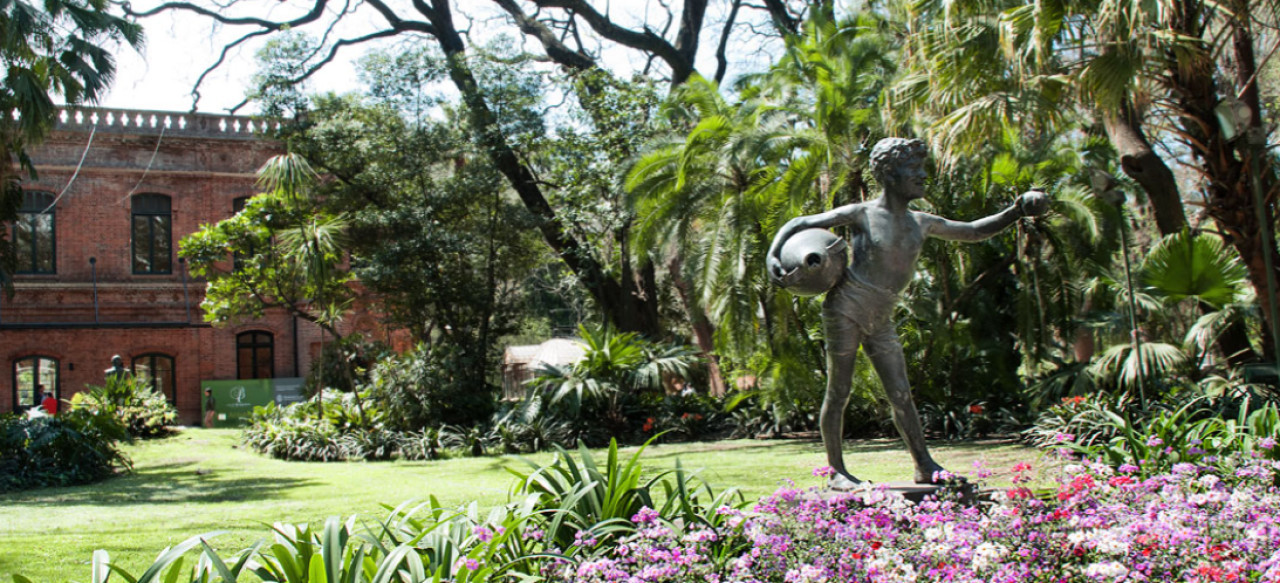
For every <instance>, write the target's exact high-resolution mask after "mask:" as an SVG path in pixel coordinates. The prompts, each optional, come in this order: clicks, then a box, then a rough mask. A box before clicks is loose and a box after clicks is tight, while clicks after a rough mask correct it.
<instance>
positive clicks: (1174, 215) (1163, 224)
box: [1103, 103, 1187, 235]
mask: <svg viewBox="0 0 1280 583" xmlns="http://www.w3.org/2000/svg"><path fill="white" fill-rule="evenodd" d="M1141 123H1142V120H1140V119H1138V117H1137V113H1136V112H1134V111H1133V107H1132V105H1130V104H1127V103H1126V104H1125V105H1124V106H1123V110H1122V111H1121V112H1120V113H1118V114H1107V115H1106V116H1105V119H1104V121H1103V124H1104V125H1105V127H1106V130H1107V137H1108V138H1109V139H1110V140H1111V144H1112V145H1113V146H1115V148H1116V152H1117V153H1118V154H1119V155H1120V167H1121V168H1122V169H1123V170H1124V173H1125V174H1126V175H1128V176H1129V178H1132V179H1134V180H1135V181H1136V182H1137V183H1138V184H1139V185H1141V186H1142V190H1143V191H1145V192H1146V193H1147V200H1149V201H1151V210H1152V211H1154V213H1155V216H1156V228H1158V229H1159V230H1160V234H1161V235H1171V234H1173V233H1177V232H1179V231H1181V230H1182V229H1183V227H1185V226H1186V225H1187V217H1186V215H1185V214H1184V213H1183V211H1182V197H1181V196H1180V195H1179V193H1178V181H1177V180H1176V179H1175V178H1174V177H1173V171H1172V170H1170V169H1169V166H1168V165H1167V164H1165V162H1164V159H1162V158H1161V157H1160V156H1159V155H1157V154H1156V152H1155V150H1153V149H1152V148H1151V143H1150V142H1148V141H1147V136H1146V135H1145V134H1143V132H1142V126H1141Z"/></svg>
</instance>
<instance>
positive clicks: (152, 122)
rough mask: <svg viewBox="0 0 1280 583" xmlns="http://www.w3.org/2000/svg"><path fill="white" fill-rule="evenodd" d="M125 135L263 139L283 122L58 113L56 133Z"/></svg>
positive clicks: (74, 110)
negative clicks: (57, 131)
mask: <svg viewBox="0 0 1280 583" xmlns="http://www.w3.org/2000/svg"><path fill="white" fill-rule="evenodd" d="M95 127H96V128H97V129H96V130H95V131H99V132H111V133H124V134H156V133H160V132H163V133H164V134H165V135H168V136H186V137H200V138H218V139H237V138H241V139H260V138H261V137H262V134H263V133H265V132H267V131H273V130H277V129H279V127H280V122H278V121H271V120H263V119H260V118H254V117H248V116H240V115H218V114H209V113H177V112H172V111H148V110H139V109H120V108H108V107H66V108H62V109H61V110H60V111H59V112H58V121H57V123H56V124H55V126H54V129H55V130H63V131H89V130H90V129H92V128H95Z"/></svg>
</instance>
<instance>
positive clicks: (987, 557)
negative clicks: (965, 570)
mask: <svg viewBox="0 0 1280 583" xmlns="http://www.w3.org/2000/svg"><path fill="white" fill-rule="evenodd" d="M1008 554H1009V549H1008V548H1006V547H1005V546H1004V545H1002V544H999V543H992V542H985V543H982V544H980V545H978V548H976V549H973V570H974V571H976V572H981V571H985V570H987V569H989V568H991V567H992V566H993V565H995V564H997V563H999V562H1000V561H1001V560H1003V559H1004V558H1005V556H1006V555H1008Z"/></svg>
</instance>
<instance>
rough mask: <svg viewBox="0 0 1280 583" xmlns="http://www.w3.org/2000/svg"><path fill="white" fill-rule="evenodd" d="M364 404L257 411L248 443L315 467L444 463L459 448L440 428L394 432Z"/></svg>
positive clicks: (328, 402)
mask: <svg viewBox="0 0 1280 583" xmlns="http://www.w3.org/2000/svg"><path fill="white" fill-rule="evenodd" d="M361 402H362V401H359V400H357V399H356V395H355V394H353V393H330V394H327V395H326V396H325V397H324V404H323V407H322V408H321V407H319V406H317V404H316V403H315V401H314V400H309V401H304V402H300V403H293V404H291V405H288V406H286V407H276V406H275V405H274V404H271V405H267V406H265V407H257V408H255V409H254V411H253V413H252V414H251V415H250V416H249V426H248V427H247V428H246V429H245V431H244V435H243V440H244V442H245V444H246V445H248V446H249V447H250V448H252V449H254V450H255V451H257V452H259V453H263V454H266V455H269V456H271V457H274V458H277V459H283V460H292V461H316V462H334V461H345V460H366V461H385V460H390V459H392V458H394V457H396V456H397V455H399V456H401V457H403V458H405V459H411V460H431V459H440V458H441V457H446V456H445V450H446V448H447V447H454V446H455V445H456V444H454V443H453V442H452V441H450V440H449V439H448V436H447V435H445V434H442V432H441V431H440V429H438V428H428V429H424V430H421V431H418V432H410V431H396V430H394V429H391V428H390V427H388V426H387V425H386V424H385V423H383V422H382V419H383V414H382V411H381V410H380V409H377V408H374V407H372V406H371V405H370V404H369V403H368V402H367V401H365V402H364V403H365V404H364V405H363V406H361V405H359V403H361ZM320 409H323V411H324V415H323V416H321V415H320V412H319V410H320ZM480 435H482V436H483V435H484V432H483V431H480ZM481 453H483V452H481Z"/></svg>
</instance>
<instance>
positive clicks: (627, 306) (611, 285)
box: [426, 0, 661, 338]
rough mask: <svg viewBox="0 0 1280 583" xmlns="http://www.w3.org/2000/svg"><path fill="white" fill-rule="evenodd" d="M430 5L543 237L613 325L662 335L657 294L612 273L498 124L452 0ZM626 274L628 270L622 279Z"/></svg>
mask: <svg viewBox="0 0 1280 583" xmlns="http://www.w3.org/2000/svg"><path fill="white" fill-rule="evenodd" d="M429 8H430V10H429V11H427V12H426V15H427V17H428V18H429V19H430V21H431V24H432V26H433V27H434V29H435V30H434V33H435V34H434V36H435V38H436V41H437V42H438V43H439V45H440V48H441V50H442V51H443V52H444V54H445V57H446V61H447V63H446V66H447V67H448V72H449V78H450V79H451V80H452V81H453V84H454V86H456V87H457V88H458V91H459V93H461V95H462V100H463V103H464V104H465V105H466V109H467V114H468V117H469V119H470V122H471V128H472V131H473V132H474V133H475V136H476V139H477V141H478V142H479V143H480V145H481V147H483V149H484V150H485V152H487V153H488V156H489V159H490V160H491V161H492V162H493V165H494V167H495V168H497V169H498V171H499V172H501V173H502V174H503V176H504V177H506V179H507V181H508V182H509V183H510V184H511V188H512V189H513V190H515V192H516V194H517V195H518V196H519V197H520V200H521V202H523V203H524V205H525V208H527V209H528V210H529V212H530V213H531V214H532V215H533V216H534V217H535V218H536V219H537V222H538V229H539V231H540V232H541V233H542V238H543V239H544V240H545V241H546V242H547V244H548V245H549V246H551V249H552V250H554V251H555V253H556V254H557V255H558V256H559V257H560V259H561V260H562V261H564V263H565V265H566V266H568V267H569V269H570V270H571V271H572V272H573V273H574V275H575V276H576V277H577V278H578V281H579V282H580V283H581V284H582V286H583V287H584V288H585V289H586V290H587V293H589V294H590V295H591V296H592V298H594V299H595V301H596V303H598V304H599V306H600V309H601V311H602V312H603V313H604V314H605V315H606V317H608V318H609V319H610V320H612V321H613V323H614V325H615V326H617V327H618V328H619V329H621V330H623V331H626V332H636V333H639V334H642V335H646V336H649V337H653V338H657V337H659V336H660V333H661V330H660V328H659V326H658V322H657V319H656V317H654V315H656V314H657V309H656V307H655V306H651V305H649V304H650V303H651V302H654V301H656V297H643V296H642V295H641V294H637V293H633V292H634V288H633V287H631V284H628V285H623V284H621V283H619V281H618V280H616V279H613V278H612V277H610V276H609V275H608V274H607V273H606V271H605V269H604V266H603V265H601V264H600V262H599V261H598V260H597V259H596V258H595V256H594V254H593V253H591V250H590V249H587V248H586V247H584V246H583V245H582V244H581V242H579V241H578V240H577V239H575V238H573V236H571V235H570V234H569V231H568V229H567V227H566V225H565V224H564V223H563V221H562V219H561V218H560V217H559V216H557V215H556V212H555V210H554V209H552V208H551V204H550V203H549V202H547V199H546V197H545V196H544V195H543V193H542V187H541V185H540V184H539V182H538V181H537V178H536V177H535V176H534V174H533V171H532V170H530V169H529V167H528V166H527V165H526V164H525V163H524V162H522V161H521V159H520V156H519V155H517V154H516V152H515V150H514V149H513V148H512V147H511V144H510V143H509V142H508V140H507V137H506V135H504V134H503V132H502V129H501V127H500V126H499V124H498V121H497V116H496V114H494V112H493V110H492V109H490V107H489V104H488V102H486V101H485V98H484V94H483V93H482V92H481V91H480V87H479V84H478V83H477V81H476V79H475V76H474V75H473V74H472V72H471V69H470V66H469V65H468V64H467V54H466V45H465V44H464V42H463V40H462V37H461V35H460V34H459V33H458V30H457V28H456V27H455V26H454V24H453V18H452V14H451V10H450V8H449V3H448V2H447V1H446V0H438V1H437V2H435V3H433V5H432V6H430V7H429ZM626 275H628V274H624V278H625V277H626ZM633 283H634V282H633Z"/></svg>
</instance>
